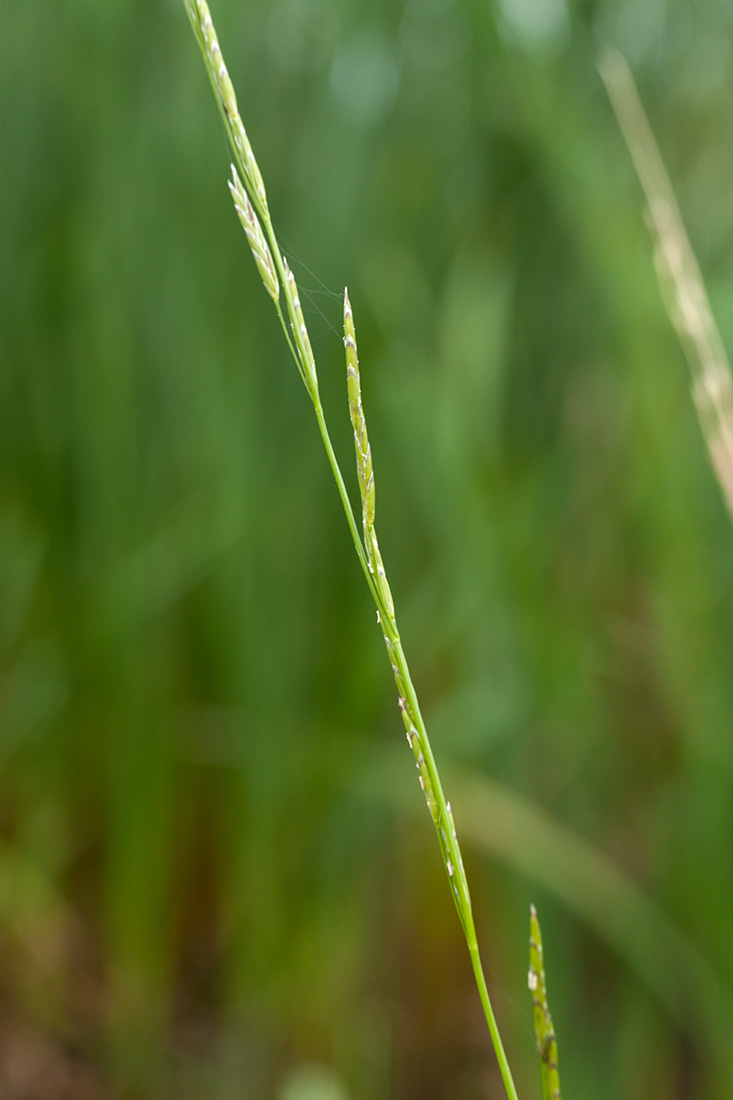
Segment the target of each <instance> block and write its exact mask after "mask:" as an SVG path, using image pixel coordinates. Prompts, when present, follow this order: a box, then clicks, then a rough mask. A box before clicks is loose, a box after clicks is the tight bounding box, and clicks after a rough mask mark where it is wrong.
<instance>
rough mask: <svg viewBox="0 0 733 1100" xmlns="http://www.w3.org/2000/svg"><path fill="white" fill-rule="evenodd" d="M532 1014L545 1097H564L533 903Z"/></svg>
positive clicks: (531, 944) (530, 949) (530, 948)
mask: <svg viewBox="0 0 733 1100" xmlns="http://www.w3.org/2000/svg"><path fill="white" fill-rule="evenodd" d="M528 985H529V989H530V992H531V994H532V1014H533V1016H534V1030H535V1035H536V1036H537V1049H538V1051H539V1052H540V1058H541V1059H542V1062H541V1069H542V1100H561V1096H560V1077H559V1076H558V1072H557V1039H556V1037H555V1029H554V1028H553V1026H552V1016H551V1015H550V1006H549V1005H548V1003H547V983H546V981H545V966H544V962H543V956H542V933H541V932H540V923H539V921H538V920H537V910H536V909H535V907H534V905H531V906H530V908H529V979H528Z"/></svg>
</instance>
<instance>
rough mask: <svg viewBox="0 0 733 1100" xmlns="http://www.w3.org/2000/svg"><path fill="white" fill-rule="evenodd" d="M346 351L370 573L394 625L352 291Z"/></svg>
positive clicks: (347, 313) (347, 306)
mask: <svg viewBox="0 0 733 1100" xmlns="http://www.w3.org/2000/svg"><path fill="white" fill-rule="evenodd" d="M344 347H345V348H346V384H347V388H348V393H349V415H350V417H351V425H352V427H353V429H354V445H355V447H356V468H357V472H358V474H359V492H360V494H361V511H362V517H363V522H364V548H365V550H366V553H367V560H368V562H369V569H370V571H371V573H372V576H373V577H374V578H375V580H376V582H377V587H378V588H379V593H380V595H381V597H382V601H383V603H384V611H385V612H386V614H387V618H388V619H389V621H390V622H391V623H392V624H393V625H394V602H393V600H392V592H391V591H390V587H389V584H388V583H387V575H386V573H385V571H384V565H383V563H382V555H381V554H380V552H379V544H378V542H377V533H376V530H375V528H374V509H375V492H374V469H373V467H372V451H371V447H370V446H369V437H368V436H367V426H366V418H365V417H364V409H363V408H362V404H361V380H360V378H359V357H358V355H357V353H356V331H355V329H354V315H353V313H352V312H351V302H350V301H349V292H348V290H345V291H344Z"/></svg>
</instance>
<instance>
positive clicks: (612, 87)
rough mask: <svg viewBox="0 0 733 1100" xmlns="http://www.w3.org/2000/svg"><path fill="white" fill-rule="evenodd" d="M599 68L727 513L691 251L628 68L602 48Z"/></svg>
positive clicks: (723, 375)
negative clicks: (639, 190)
mask: <svg viewBox="0 0 733 1100" xmlns="http://www.w3.org/2000/svg"><path fill="white" fill-rule="evenodd" d="M599 70H600V73H601V76H602V78H603V81H604V83H605V85H606V88H607V90H608V94H609V96H610V99H611V103H612V105H613V109H614V111H615V112H616V117H617V119H618V121H619V125H620V127H621V131H622V133H623V135H624V138H625V140H626V144H627V145H628V147H629V152H630V153H631V157H632V159H633V161H634V165H635V167H636V171H637V174H638V176H639V180H640V182H641V185H642V187H643V189H644V193H645V195H646V200H647V203H648V215H649V217H648V221H649V227H650V230H651V233H652V236H653V238H654V242H655V246H656V265H657V273H658V275H659V282H660V286H661V288H662V294H663V297H664V301H665V305H666V308H667V312H668V313H669V316H670V319H671V320H672V323H673V325H674V327H675V328H676V330H677V333H678V335H679V338H680V341H681V343H682V347H683V348H684V351H685V355H686V356H687V360H688V363H689V364H690V371H691V373H692V396H693V400H694V402H695V407H696V409H697V414H698V417H699V419H700V425H701V427H702V432H703V435H704V437H705V441H706V443H707V447H708V452H709V454H710V461H711V462H712V465H713V469H714V470H715V473H716V475H717V477H718V481H719V482H720V486H721V488H722V490H723V494H724V496H725V500H726V503H727V505H728V510H729V512H730V513H731V516H733V377H732V376H731V370H730V364H729V362H728V359H727V356H726V353H725V348H724V346H723V341H722V339H721V337H720V333H719V331H718V328H717V325H716V324H715V319H714V318H713V313H712V310H711V308H710V302H709V300H708V296H707V292H706V290H705V285H704V283H703V280H702V275H701V274H700V267H699V265H698V263H697V259H696V257H695V253H694V252H693V250H692V246H691V244H690V241H689V239H688V237H687V233H686V232H685V227H684V225H683V223H682V217H681V215H680V211H679V207H678V205H677V200H676V198H675V194H674V190H673V188H672V184H671V182H670V179H669V176H668V175H667V170H666V169H665V167H664V162H663V160H662V156H661V154H660V152H659V147H658V145H657V143H656V141H655V139H654V134H653V133H652V129H651V126H650V125H649V120H648V119H647V117H646V113H645V111H644V107H643V105H642V102H641V99H640V98H639V93H638V92H637V90H636V85H635V84H634V78H633V76H632V75H631V70H630V69H629V66H628V65H627V63H626V61H625V60H624V58H623V57H622V56H621V54H620V53H619V52H618V51H617V50H608V51H607V52H605V53H604V54H603V56H602V57H601V59H600V62H599Z"/></svg>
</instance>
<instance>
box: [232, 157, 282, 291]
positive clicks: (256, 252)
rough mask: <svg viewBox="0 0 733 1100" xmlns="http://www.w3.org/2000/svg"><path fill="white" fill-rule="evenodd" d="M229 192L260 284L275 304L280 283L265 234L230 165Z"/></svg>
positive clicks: (234, 170)
mask: <svg viewBox="0 0 733 1100" xmlns="http://www.w3.org/2000/svg"><path fill="white" fill-rule="evenodd" d="M229 190H230V191H231V193H232V199H233V200H234V209H235V210H236V212H237V217H238V218H239V220H240V222H241V223H242V228H243V229H244V232H245V234H246V236H247V240H248V241H249V246H250V248H251V249H252V255H253V256H254V258H255V263H256V264H257V270H258V271H259V273H260V275H261V276H262V282H263V283H264V284H265V290H266V291H267V293H268V294H269V295H270V297H271V298H272V300H273V302H276V301H277V300H278V298H279V297H280V283H279V281H278V278H277V272H276V270H275V264H274V263H273V259H272V253H271V252H270V247H269V245H268V243H267V241H266V239H265V234H264V233H263V232H262V226H261V225H260V220H259V218H258V217H257V215H256V214H255V212H254V208H253V206H252V203H251V202H250V201H249V195H248V194H247V192H246V191H245V189H244V187H243V186H242V181H241V180H240V178H239V175H238V174H237V169H236V168H235V167H234V165H232V178H231V180H230V181H229Z"/></svg>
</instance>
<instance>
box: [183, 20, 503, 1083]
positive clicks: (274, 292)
mask: <svg viewBox="0 0 733 1100" xmlns="http://www.w3.org/2000/svg"><path fill="white" fill-rule="evenodd" d="M185 3H186V9H187V11H188V15H189V18H190V20H191V24H192V26H193V29H194V32H195V34H196V38H197V40H198V42H199V46H200V47H201V51H202V54H203V57H204V60H205V63H206V68H207V71H208V74H209V78H210V81H211V84H212V87H213V88H214V91H215V94H216V97H217V102H218V104H219V109H220V112H221V114H222V117H223V119H224V124H225V129H226V132H227V136H228V138H229V143H230V146H231V149H232V153H233V155H234V158H235V164H234V165H233V166H232V180H231V182H230V183H229V188H230V191H231V194H232V197H233V200H234V205H235V209H236V212H237V215H238V217H239V220H240V222H241V223H242V226H243V228H244V231H245V234H246V237H247V240H248V242H249V245H250V247H251V249H252V253H253V256H254V259H255V263H256V265H257V269H258V271H259V272H260V275H261V277H262V280H263V283H264V286H265V289H266V290H267V292H268V294H269V295H270V297H271V298H272V299H273V302H274V305H275V309H276V310H277V313H278V317H279V318H280V322H281V324H282V327H283V331H284V333H285V337H286V340H287V342H288V346H289V347H290V351H291V353H292V355H293V358H294V359H295V363H296V366H297V367H298V371H299V373H300V375H301V378H302V380H303V383H304V385H305V387H306V390H307V392H308V395H309V397H310V399H311V402H312V404H313V408H314V411H315V414H316V419H317V422H318V427H319V430H320V433H321V438H322V440H323V444H324V446H325V449H326V453H327V456H328V460H329V464H330V466H331V470H332V472H333V475H334V478H335V480H336V485H337V488H338V491H339V495H340V497H341V502H342V504H343V508H344V512H345V514H346V519H347V522H348V524H349V530H350V532H351V536H352V540H353V543H354V548H355V550H356V554H357V557H358V559H359V562H360V564H361V566H362V569H363V572H364V576H365V578H366V581H367V584H368V586H369V589H370V591H371V594H372V597H373V599H374V602H375V604H376V607H377V615H378V619H379V624H380V626H381V629H382V634H383V637H384V643H385V646H386V648H387V654H388V656H389V660H390V664H391V667H392V672H393V675H394V679H395V684H396V687H397V692H398V703H399V710H400V713H401V715H402V719H403V722H404V726H405V731H406V735H407V740H408V743H409V745H410V748H411V749H412V752H413V754H414V756H415V762H416V766H417V771H418V776H419V782H420V786H421V788H422V790H423V792H424V794H425V799H426V802H427V805H428V809H429V811H430V815H431V818H432V821H433V824H434V826H435V830H436V833H437V836H438V842H439V845H440V852H441V856H442V859H443V865H444V867H445V871H446V875H447V877H448V882H449V884H450V889H451V894H452V896H453V900H454V903H455V906H456V910H457V912H458V917H459V920H460V922H461V927H462V929H463V933H464V936H465V938H466V944H467V946H468V950H469V954H470V957H471V964H472V967H473V972H474V976H475V980H476V984H477V988H478V992H479V996H480V999H481V1004H482V1007H483V1010H484V1014H485V1016H486V1021H487V1024H488V1028H489V1032H490V1035H491V1041H492V1043H493V1046H494V1050H495V1052H496V1057H497V1060H498V1063H499V1068H500V1071H501V1075H502V1078H503V1081H504V1087H505V1089H506V1093H507V1096H508V1097H509V1098H510V1100H516V1097H517V1094H516V1089H515V1086H514V1082H513V1079H512V1074H511V1070H510V1068H509V1064H508V1061H507V1057H506V1053H505V1051H504V1047H503V1044H502V1041H501V1037H500V1034H499V1030H498V1027H497V1023H496V1019H495V1016H494V1012H493V1009H492V1006H491V1001H490V998H489V993H488V989H487V986H486V980H485V977H484V973H483V968H482V965H481V959H480V954H479V947H478V940H477V936H476V928H475V924H474V919H473V911H472V906H471V897H470V893H469V889H468V882H467V879H466V873H465V870H464V866H463V857H462V855H461V850H460V847H459V843H458V835H457V832H456V827H455V822H454V819H453V813H452V810H451V806H450V803H449V802H448V801H447V799H446V797H445V795H444V793H443V788H442V785H441V782H440V776H439V774H438V769H437V765H436V763H435V758H434V756H433V752H432V748H431V746H430V741H429V739H428V735H427V730H426V728H425V722H424V720H423V717H422V714H421V712H420V706H419V703H418V699H417V694H416V692H415V688H414V685H413V683H412V679H411V676H410V671H409V668H408V664H407V659H406V657H405V653H404V650H403V648H402V641H401V638H400V634H399V631H398V629H397V620H396V616H395V609H394V601H393V598H392V593H391V590H390V586H389V582H388V580H387V574H386V571H385V568H384V563H383V561H382V556H381V553H380V550H379V544H378V541H377V534H376V528H375V499H376V495H375V481H374V468H373V463H372V454H371V447H370V444H369V439H368V435H367V425H366V418H365V415H364V408H363V404H362V397H361V385H360V378H359V361H358V355H357V348H356V331H355V327H354V317H353V312H352V307H351V302H350V300H349V296H348V292H345V293H344V347H345V352H346V378H347V390H348V398H349V412H350V416H351V423H352V426H353V429H354V442H355V448H356V466H357V475H358V481H359V489H360V500H361V512H362V525H361V528H362V529H361V533H360V531H359V526H358V524H357V521H356V518H355V515H354V512H353V509H352V506H351V502H350V499H349V495H348V492H347V490H346V486H345V482H344V478H343V476H342V474H341V469H340V467H339V463H338V460H337V458H336V454H335V452H334V449H333V445H332V443H331V439H330V435H329V432H328V428H327V426H326V420H325V415H324V412H323V407H322V404H321V400H320V396H319V387H318V374H317V371H316V363H315V359H314V356H313V350H312V347H311V343H310V338H309V336H308V329H307V326H306V323H305V320H304V317H303V311H302V308H301V304H300V297H299V293H298V288H297V285H296V282H295V278H294V276H293V273H292V271H291V269H290V267H289V265H288V263H287V260H286V259H285V258H284V257H283V255H282V254H281V251H280V248H279V245H278V242H277V238H276V236H275V232H274V229H273V225H272V220H271V217H270V211H269V207H268V204H267V195H266V191H265V185H264V182H263V179H262V175H261V172H260V170H259V167H258V165H257V161H256V158H255V155H254V152H253V150H252V147H251V145H250V142H249V139H248V138H247V135H246V131H245V129H244V125H243V123H242V120H241V117H240V115H239V109H238V106H237V100H236V96H235V93H234V88H233V86H232V82H231V79H230V77H229V73H228V71H227V68H226V65H225V63H224V58H223V56H222V52H221V48H220V45H219V41H218V38H217V35H216V30H215V28H214V24H213V21H212V18H211V13H210V11H209V8H208V5H207V4H206V2H205V0H185ZM286 318H287V320H286Z"/></svg>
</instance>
